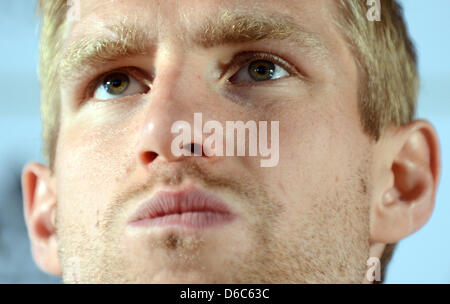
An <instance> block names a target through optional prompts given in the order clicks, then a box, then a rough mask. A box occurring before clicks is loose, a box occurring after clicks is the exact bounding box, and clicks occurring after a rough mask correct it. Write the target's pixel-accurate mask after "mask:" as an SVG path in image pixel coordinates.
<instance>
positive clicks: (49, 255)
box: [22, 163, 61, 275]
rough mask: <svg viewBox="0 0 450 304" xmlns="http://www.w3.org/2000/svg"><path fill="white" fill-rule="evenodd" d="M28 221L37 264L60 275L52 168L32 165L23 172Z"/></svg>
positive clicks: (25, 209) (27, 166)
mask: <svg viewBox="0 0 450 304" xmlns="http://www.w3.org/2000/svg"><path fill="white" fill-rule="evenodd" d="M22 192H23V201H24V215H25V222H26V225H27V228H28V235H29V237H30V241H31V249H32V253H33V258H34V260H35V262H36V264H37V265H38V266H39V268H41V269H42V270H43V271H45V272H47V273H50V274H54V275H61V268H60V265H59V261H58V247H57V235H56V191H55V186H54V183H53V179H52V177H51V172H50V169H49V168H48V167H46V166H44V165H41V164H39V163H30V164H28V165H26V166H25V168H24V169H23V172H22Z"/></svg>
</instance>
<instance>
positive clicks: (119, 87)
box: [94, 72, 149, 100]
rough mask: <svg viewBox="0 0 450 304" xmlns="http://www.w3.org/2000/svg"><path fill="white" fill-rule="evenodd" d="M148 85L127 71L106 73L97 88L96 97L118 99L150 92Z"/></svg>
mask: <svg viewBox="0 0 450 304" xmlns="http://www.w3.org/2000/svg"><path fill="white" fill-rule="evenodd" d="M148 89H149V88H148V87H147V86H145V85H144V84H142V83H141V82H139V81H138V80H137V79H135V78H134V77H132V76H129V75H128V74H127V73H123V72H115V73H111V74H109V75H106V76H105V77H104V78H103V80H102V81H101V82H100V84H99V85H98V86H97V87H96V88H95V91H94V98H96V99H99V100H109V99H116V98H120V97H125V96H131V95H136V94H144V93H146V92H148Z"/></svg>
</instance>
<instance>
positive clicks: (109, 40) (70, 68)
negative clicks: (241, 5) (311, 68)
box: [58, 10, 328, 80]
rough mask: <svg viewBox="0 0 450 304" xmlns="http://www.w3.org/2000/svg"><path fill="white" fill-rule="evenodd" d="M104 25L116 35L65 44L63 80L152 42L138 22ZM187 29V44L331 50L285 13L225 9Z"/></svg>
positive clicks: (141, 52) (138, 51)
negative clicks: (283, 43)
mask: <svg viewBox="0 0 450 304" xmlns="http://www.w3.org/2000/svg"><path fill="white" fill-rule="evenodd" d="M105 29H106V30H107V31H109V32H110V33H112V34H113V35H108V36H100V37H86V38H82V39H80V40H77V41H74V42H72V43H71V44H70V45H69V46H68V47H67V48H66V51H65V52H64V55H63V57H62V59H61V61H60V65H59V73H58V74H59V76H60V77H61V78H60V80H63V79H66V78H69V76H70V75H73V74H74V72H75V73H76V72H77V71H82V70H84V69H88V68H89V67H92V66H97V65H101V64H105V63H108V62H114V61H117V60H120V59H121V58H125V57H133V56H138V55H146V54H148V53H149V49H150V46H151V45H152V39H151V37H150V35H149V31H147V30H145V29H143V28H141V27H140V26H139V25H138V23H137V22H135V23H131V24H126V23H124V22H121V23H118V24H115V25H111V26H106V27H105ZM186 31H187V33H188V34H187V35H186V37H184V38H183V40H184V42H185V43H186V44H187V45H188V46H200V47H203V48H212V47H216V46H220V45H226V44H239V43H245V42H251V41H260V40H288V41H290V42H294V43H295V44H296V45H297V46H299V47H301V48H303V49H306V50H307V51H310V52H311V53H312V54H314V55H326V54H327V53H328V50H327V47H326V45H325V43H323V41H322V39H321V38H320V37H319V35H318V34H316V33H313V32H311V31H308V30H307V29H305V28H304V27H303V26H302V25H300V24H298V23H297V22H296V21H295V20H294V19H293V18H292V17H291V16H288V15H283V14H264V13H258V12H251V13H249V12H238V11H231V10H224V11H222V12H220V13H219V14H218V15H216V16H215V17H211V16H209V17H206V18H205V21H204V22H203V23H202V24H201V25H200V26H199V27H197V28H192V29H191V28H186ZM154 43H155V41H154V40H153V44H154Z"/></svg>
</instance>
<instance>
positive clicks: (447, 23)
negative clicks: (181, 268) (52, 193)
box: [0, 0, 450, 283]
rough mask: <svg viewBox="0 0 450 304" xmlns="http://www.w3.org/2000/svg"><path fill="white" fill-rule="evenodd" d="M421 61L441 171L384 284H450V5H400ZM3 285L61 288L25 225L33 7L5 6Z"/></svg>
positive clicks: (422, 109)
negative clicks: (37, 259) (421, 223)
mask: <svg viewBox="0 0 450 304" xmlns="http://www.w3.org/2000/svg"><path fill="white" fill-rule="evenodd" d="M400 2H401V3H402V5H403V7H404V13H405V16H406V20H407V22H408V25H409V30H410V33H411V36H412V38H413V40H414V42H415V44H416V47H417V51H418V55H419V66H420V75H421V81H422V85H421V93H420V98H419V108H418V113H417V117H418V118H425V119H427V120H429V121H431V122H432V123H433V124H434V126H435V127H436V129H437V131H438V133H439V136H440V140H441V147H442V161H443V171H442V177H441V183H440V187H439V192H438V195H437V201H436V207H435V210H434V213H433V215H432V217H431V219H430V221H429V222H428V223H427V224H426V225H425V227H423V228H422V229H421V230H419V231H418V232H416V233H415V234H414V235H412V236H410V237H409V238H407V239H405V240H403V241H402V242H400V243H399V246H398V247H397V249H396V252H395V254H394V257H393V260H392V262H391V264H390V266H389V269H388V272H387V277H386V283H450V202H449V200H450V168H449V162H450V152H449V151H450V18H448V16H449V15H450V1H449V0H431V1H421V0H404V1H400ZM0 3H1V5H0V7H1V9H0V37H1V38H0V39H1V48H0V58H1V60H0V72H1V73H0V83H1V84H2V85H3V87H4V88H5V90H4V91H3V92H2V94H1V97H0V134H1V141H0V144H1V149H0V283H60V282H61V280H60V278H58V277H53V276H50V275H46V274H44V273H42V272H41V271H40V270H39V269H38V268H37V267H36V266H35V264H34V262H33V260H32V257H31V252H30V246H29V242H28V236H27V232H26V228H25V223H24V219H23V209H22V197H21V188H20V175H21V170H22V168H23V166H24V165H25V164H26V163H27V162H29V161H40V162H42V161H43V158H42V155H41V154H42V153H41V152H42V151H41V147H42V146H41V124H40V119H39V83H38V79H37V72H36V71H37V61H38V40H39V32H38V26H39V25H38V21H39V20H38V18H37V17H36V15H35V8H36V3H37V1H36V0H0Z"/></svg>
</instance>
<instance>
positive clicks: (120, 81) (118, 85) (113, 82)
mask: <svg viewBox="0 0 450 304" xmlns="http://www.w3.org/2000/svg"><path fill="white" fill-rule="evenodd" d="M111 83H112V85H113V87H116V88H117V87H120V85H121V84H122V80H120V79H115V80H113V81H112V82H111Z"/></svg>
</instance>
